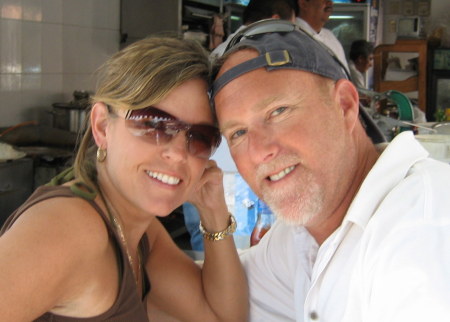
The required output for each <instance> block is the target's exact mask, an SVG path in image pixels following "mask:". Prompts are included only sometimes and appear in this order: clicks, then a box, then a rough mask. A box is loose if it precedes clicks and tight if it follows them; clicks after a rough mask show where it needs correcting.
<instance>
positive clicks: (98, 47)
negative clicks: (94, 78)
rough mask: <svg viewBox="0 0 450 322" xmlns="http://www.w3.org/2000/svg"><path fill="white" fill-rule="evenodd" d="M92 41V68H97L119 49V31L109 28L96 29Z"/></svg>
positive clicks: (92, 69) (90, 61)
mask: <svg viewBox="0 0 450 322" xmlns="http://www.w3.org/2000/svg"><path fill="white" fill-rule="evenodd" d="M91 39H92V42H91V44H90V45H89V47H90V48H91V50H92V55H90V56H89V58H90V60H89V65H90V70H91V71H92V72H94V71H95V70H97V69H98V68H99V67H100V66H101V65H102V64H103V63H104V62H105V61H106V60H107V59H108V58H109V57H110V56H112V55H113V54H114V53H116V52H117V51H118V50H119V33H118V32H116V31H114V30H109V29H96V30H93V32H92V38H91Z"/></svg>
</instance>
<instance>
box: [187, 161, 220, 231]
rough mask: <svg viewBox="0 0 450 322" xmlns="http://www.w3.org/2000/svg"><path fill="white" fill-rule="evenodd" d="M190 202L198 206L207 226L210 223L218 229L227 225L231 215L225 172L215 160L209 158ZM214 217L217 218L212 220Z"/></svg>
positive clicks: (203, 221)
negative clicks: (224, 180) (226, 197)
mask: <svg viewBox="0 0 450 322" xmlns="http://www.w3.org/2000/svg"><path fill="white" fill-rule="evenodd" d="M188 202H190V203H192V204H194V205H195V206H196V207H197V209H198V211H199V213H200V217H201V220H202V223H203V224H205V227H207V226H209V224H211V226H219V228H218V229H217V230H222V229H223V228H225V227H227V225H228V219H229V215H228V208H227V205H226V203H225V193H224V188H223V172H222V170H221V169H220V168H219V167H218V166H217V164H216V162H215V161H213V160H209V161H208V163H207V164H206V167H205V171H204V172H203V175H202V177H201V178H200V181H199V183H198V185H197V188H196V189H195V191H193V192H192V194H191V196H190V198H189V200H188ZM213 217H214V218H215V219H214V220H212V221H211V219H213ZM216 221H217V222H216ZM207 228H208V227H207ZM211 228H213V227H211Z"/></svg>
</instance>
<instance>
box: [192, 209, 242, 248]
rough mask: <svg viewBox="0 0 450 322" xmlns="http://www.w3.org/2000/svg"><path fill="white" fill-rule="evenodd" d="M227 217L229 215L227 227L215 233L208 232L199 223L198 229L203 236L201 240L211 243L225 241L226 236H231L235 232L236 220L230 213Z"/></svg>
mask: <svg viewBox="0 0 450 322" xmlns="http://www.w3.org/2000/svg"><path fill="white" fill-rule="evenodd" d="M229 215H230V217H229V222H228V226H227V227H226V228H225V229H224V230H221V231H217V232H210V231H208V230H207V229H206V228H205V227H204V226H203V224H202V222H201V221H200V224H199V229H200V232H201V233H202V235H203V238H205V239H208V240H211V241H219V240H222V239H225V238H226V237H227V236H231V235H233V233H234V232H235V231H236V219H235V218H234V216H233V215H232V214H231V213H229Z"/></svg>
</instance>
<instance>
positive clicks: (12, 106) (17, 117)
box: [0, 75, 22, 127]
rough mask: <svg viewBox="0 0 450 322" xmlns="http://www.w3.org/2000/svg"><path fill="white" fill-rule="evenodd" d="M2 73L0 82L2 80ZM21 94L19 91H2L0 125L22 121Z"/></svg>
mask: <svg viewBox="0 0 450 322" xmlns="http://www.w3.org/2000/svg"><path fill="white" fill-rule="evenodd" d="M1 78H2V75H0V83H1V81H2V79H1ZM21 108H22V105H21V96H20V92H19V91H14V92H12V91H10V92H2V91H0V127H9V126H12V125H15V124H17V123H20V122H21Z"/></svg>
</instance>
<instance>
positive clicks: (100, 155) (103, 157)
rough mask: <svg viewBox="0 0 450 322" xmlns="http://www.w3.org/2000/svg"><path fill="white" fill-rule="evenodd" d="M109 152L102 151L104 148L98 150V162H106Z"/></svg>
mask: <svg viewBox="0 0 450 322" xmlns="http://www.w3.org/2000/svg"><path fill="white" fill-rule="evenodd" d="M107 154H108V153H107V151H106V149H102V148H100V147H99V148H98V149H97V161H98V162H100V163H102V162H103V161H105V160H106V156H107Z"/></svg>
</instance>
